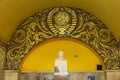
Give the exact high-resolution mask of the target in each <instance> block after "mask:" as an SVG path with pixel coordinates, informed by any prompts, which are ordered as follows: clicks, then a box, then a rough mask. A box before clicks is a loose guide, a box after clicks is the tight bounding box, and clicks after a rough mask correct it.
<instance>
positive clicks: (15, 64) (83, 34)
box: [6, 7, 119, 70]
mask: <svg viewBox="0 0 120 80" xmlns="http://www.w3.org/2000/svg"><path fill="white" fill-rule="evenodd" d="M52 38H72V39H76V40H78V41H81V42H83V43H85V44H87V45H88V46H90V47H91V48H92V49H94V50H95V51H96V53H97V54H98V55H99V56H100V58H101V59H102V61H103V63H104V64H105V67H106V69H111V70H116V69H119V59H118V50H117V47H116V46H115V44H116V39H115V38H114V36H113V35H112V34H111V33H110V31H109V30H108V29H107V27H106V26H105V24H104V23H103V22H101V20H100V19H98V18H97V17H95V16H94V15H92V14H91V13H89V12H87V11H85V10H82V9H78V8H74V7H54V8H49V9H46V10H44V11H42V12H38V13H36V14H34V15H32V16H30V17H28V18H27V19H26V20H25V21H23V22H22V23H21V24H20V25H19V26H18V27H17V29H16V31H15V32H14V33H13V35H12V36H11V38H10V40H9V47H8V51H7V62H6V69H12V70H16V69H19V66H20V64H21V62H22V60H23V59H24V57H25V56H26V55H27V53H28V52H29V51H30V50H31V49H32V48H33V47H35V46H36V45H38V44H40V43H42V42H44V41H46V40H49V39H52Z"/></svg>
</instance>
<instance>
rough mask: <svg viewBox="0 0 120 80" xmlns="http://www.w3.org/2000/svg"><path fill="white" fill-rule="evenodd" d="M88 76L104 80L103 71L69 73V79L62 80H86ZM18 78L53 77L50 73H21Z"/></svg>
mask: <svg viewBox="0 0 120 80" xmlns="http://www.w3.org/2000/svg"><path fill="white" fill-rule="evenodd" d="M88 76H94V77H95V80H106V79H105V73H104V72H103V71H90V72H87V71H83V72H70V73H69V75H68V77H69V78H67V76H65V79H63V78H62V80H88ZM20 78H21V79H20V80H54V79H55V76H54V73H52V72H23V73H21V77H20Z"/></svg>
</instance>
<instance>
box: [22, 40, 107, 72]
mask: <svg viewBox="0 0 120 80" xmlns="http://www.w3.org/2000/svg"><path fill="white" fill-rule="evenodd" d="M59 50H63V51H64V57H65V59H66V60H67V61H68V70H69V71H81V70H82V71H87V70H97V64H101V65H102V66H103V69H105V67H104V64H103V62H102V60H101V59H100V57H99V56H98V54H96V52H95V51H94V50H93V49H92V48H90V47H89V46H88V45H86V44H84V43H82V42H80V41H77V40H74V39H68V38H67V39H66V38H61V39H58V38H55V39H50V40H47V41H44V42H43V43H41V44H39V45H37V46H36V47H34V48H33V49H32V50H31V51H30V52H29V53H28V54H27V56H26V57H25V58H24V60H23V61H22V63H21V66H20V70H21V71H26V70H28V71H30V70H39V71H54V60H55V58H57V57H58V51H59Z"/></svg>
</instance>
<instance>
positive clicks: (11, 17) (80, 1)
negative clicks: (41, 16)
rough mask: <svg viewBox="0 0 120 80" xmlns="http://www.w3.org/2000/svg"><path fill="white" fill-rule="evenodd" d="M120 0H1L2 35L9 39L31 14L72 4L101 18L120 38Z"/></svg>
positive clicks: (0, 24)
mask: <svg viewBox="0 0 120 80" xmlns="http://www.w3.org/2000/svg"><path fill="white" fill-rule="evenodd" d="M119 3H120V0H98V1H96V0H90V1H88V0H0V37H1V38H2V39H4V40H6V41H8V40H9V38H10V36H11V35H12V34H13V32H14V31H15V29H16V28H17V26H18V25H19V24H20V23H21V22H22V21H23V20H24V19H26V18H27V17H29V16H30V15H32V14H34V13H36V12H38V11H42V10H44V9H46V8H51V7H56V6H71V7H77V8H81V9H84V10H86V11H88V12H90V13H92V14H94V15H95V16H97V17H98V18H99V19H101V20H102V21H103V22H104V23H105V24H106V25H107V27H108V29H110V31H111V32H112V33H113V34H114V36H115V37H116V38H117V39H120V36H119V35H120V32H119V27H120V22H119V21H120V5H119Z"/></svg>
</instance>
